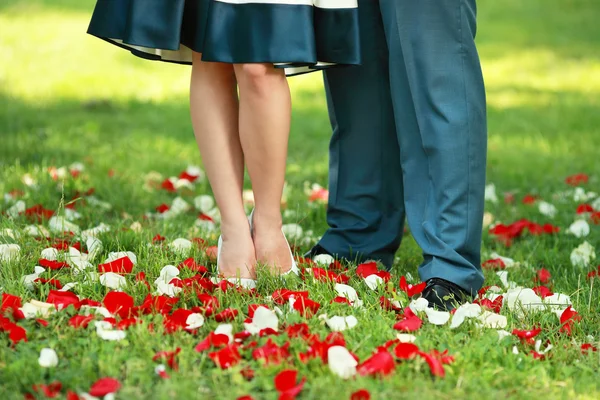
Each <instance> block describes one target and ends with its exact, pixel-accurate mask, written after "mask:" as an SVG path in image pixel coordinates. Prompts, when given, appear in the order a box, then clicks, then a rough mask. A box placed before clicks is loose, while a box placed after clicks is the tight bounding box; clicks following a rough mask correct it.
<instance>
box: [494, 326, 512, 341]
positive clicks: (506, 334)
mask: <svg viewBox="0 0 600 400" xmlns="http://www.w3.org/2000/svg"><path fill="white" fill-rule="evenodd" d="M496 332H498V341H501V340H502V339H504V338H505V337H509V336H512V333H510V332H507V331H505V330H503V329H498V330H497V331H496Z"/></svg>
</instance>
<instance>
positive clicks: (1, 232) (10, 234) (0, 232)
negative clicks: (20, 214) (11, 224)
mask: <svg viewBox="0 0 600 400" xmlns="http://www.w3.org/2000/svg"><path fill="white" fill-rule="evenodd" d="M1 236H6V237H9V238H11V239H20V237H21V235H20V234H19V232H15V231H13V230H12V229H10V228H5V229H1V230H0V237H1Z"/></svg>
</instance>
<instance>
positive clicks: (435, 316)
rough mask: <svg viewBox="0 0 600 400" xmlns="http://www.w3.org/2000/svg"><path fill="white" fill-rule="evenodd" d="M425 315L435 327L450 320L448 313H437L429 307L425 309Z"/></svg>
mask: <svg viewBox="0 0 600 400" xmlns="http://www.w3.org/2000/svg"><path fill="white" fill-rule="evenodd" d="M425 314H427V319H428V320H429V322H430V323H431V324H433V325H444V324H445V323H446V322H448V320H450V313H449V312H447V311H437V310H434V309H433V308H429V307H427V308H426V309H425Z"/></svg>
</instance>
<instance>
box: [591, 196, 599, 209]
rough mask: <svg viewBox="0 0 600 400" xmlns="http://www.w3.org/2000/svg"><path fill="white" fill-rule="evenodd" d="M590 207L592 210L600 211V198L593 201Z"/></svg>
mask: <svg viewBox="0 0 600 400" xmlns="http://www.w3.org/2000/svg"><path fill="white" fill-rule="evenodd" d="M590 205H591V206H592V208H593V209H594V210H600V197H598V198H597V199H596V200H594V201H593V202H592V204H590Z"/></svg>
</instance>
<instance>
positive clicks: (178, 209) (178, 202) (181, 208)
mask: <svg viewBox="0 0 600 400" xmlns="http://www.w3.org/2000/svg"><path fill="white" fill-rule="evenodd" d="M191 208H192V206H190V205H189V203H188V202H187V201H185V200H184V199H182V198H181V197H176V198H175V199H173V203H172V204H171V208H170V209H169V211H171V212H173V213H176V214H181V213H184V212H186V211H189V210H190V209H191Z"/></svg>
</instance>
